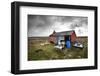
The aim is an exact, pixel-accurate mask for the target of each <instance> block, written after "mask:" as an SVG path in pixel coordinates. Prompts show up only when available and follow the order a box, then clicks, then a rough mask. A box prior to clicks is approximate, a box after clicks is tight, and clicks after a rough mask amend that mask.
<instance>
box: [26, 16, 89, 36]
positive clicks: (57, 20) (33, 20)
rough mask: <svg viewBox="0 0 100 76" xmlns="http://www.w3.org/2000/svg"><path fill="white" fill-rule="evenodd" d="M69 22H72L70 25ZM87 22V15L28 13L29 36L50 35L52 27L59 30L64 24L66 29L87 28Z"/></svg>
mask: <svg viewBox="0 0 100 76" xmlns="http://www.w3.org/2000/svg"><path fill="white" fill-rule="evenodd" d="M58 24H59V25H60V26H59V25H58ZM68 24H70V26H69V25H68ZM87 24H88V18H87V17H77V16H53V15H28V36H34V35H35V36H39V35H43V34H44V35H48V33H49V34H50V31H52V29H54V30H58V31H59V30H60V29H61V28H62V27H64V26H65V28H64V30H65V29H68V28H69V29H75V28H79V27H84V28H87ZM54 26H55V27H54Z"/></svg>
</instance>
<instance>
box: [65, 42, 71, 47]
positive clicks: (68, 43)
mask: <svg viewBox="0 0 100 76" xmlns="http://www.w3.org/2000/svg"><path fill="white" fill-rule="evenodd" d="M66 48H71V42H70V40H67V41H66Z"/></svg>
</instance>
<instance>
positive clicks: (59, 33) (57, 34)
mask: <svg viewBox="0 0 100 76" xmlns="http://www.w3.org/2000/svg"><path fill="white" fill-rule="evenodd" d="M73 32H74V30H71V31H63V32H56V33H55V35H56V36H59V35H60V36H62V35H71V34H72V33H73Z"/></svg>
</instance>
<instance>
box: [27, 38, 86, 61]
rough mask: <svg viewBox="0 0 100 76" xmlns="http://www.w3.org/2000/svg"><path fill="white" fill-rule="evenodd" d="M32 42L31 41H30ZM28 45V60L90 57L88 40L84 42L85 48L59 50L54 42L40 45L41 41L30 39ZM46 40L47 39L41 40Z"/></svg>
mask: <svg viewBox="0 0 100 76" xmlns="http://www.w3.org/2000/svg"><path fill="white" fill-rule="evenodd" d="M30 42H31V43H30ZM30 42H29V45H28V60H29V61H31V60H55V59H82V58H87V57H88V50H87V48H88V47H87V41H85V42H84V43H83V45H84V48H83V49H81V48H75V47H73V46H72V47H71V48H70V49H67V48H64V49H63V50H59V49H57V48H54V44H47V45H44V46H41V45H40V41H36V40H35V41H34V40H32V41H30ZM41 42H45V40H43V41H41Z"/></svg>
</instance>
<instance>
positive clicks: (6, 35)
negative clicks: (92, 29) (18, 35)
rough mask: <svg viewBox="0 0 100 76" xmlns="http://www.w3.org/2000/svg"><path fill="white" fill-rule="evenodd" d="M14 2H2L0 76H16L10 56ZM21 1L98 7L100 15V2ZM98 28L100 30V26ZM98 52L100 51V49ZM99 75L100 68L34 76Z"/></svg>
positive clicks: (2, 0) (95, 0)
mask: <svg viewBox="0 0 100 76" xmlns="http://www.w3.org/2000/svg"><path fill="white" fill-rule="evenodd" d="M12 1H13V0H1V1H0V76H14V75H13V74H11V73H10V55H11V54H10V53H11V48H10V47H11V46H10V44H11V39H10V36H11V34H10V30H11V15H10V13H11V6H10V3H11V2H12ZM16 1H17V0H16ZM21 1H30V2H44V3H59V4H74V5H90V6H98V11H99V13H100V0H21ZM99 20H100V14H99V15H98V22H99ZM99 24H100V22H99ZM99 24H98V25H99ZM98 28H100V26H99V27H98ZM99 32H100V30H99ZM98 39H99V40H98V42H100V35H99V38H98ZM98 45H99V44H98ZM98 50H100V48H99V49H98ZM98 54H99V56H98V57H99V58H100V52H98ZM99 67H100V59H99ZM99 74H100V68H99V69H98V70H85V71H70V72H69V71H67V72H66V71H65V72H55V73H40V74H34V76H55V75H56V76H75V75H77V76H85V75H86V76H94V75H95V76H99ZM31 75H33V74H26V76H31ZM21 76H23V75H21Z"/></svg>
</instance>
